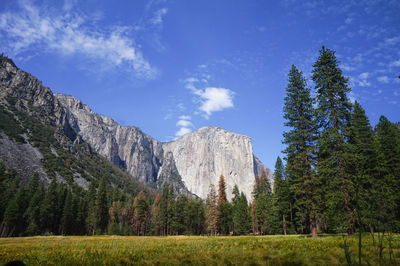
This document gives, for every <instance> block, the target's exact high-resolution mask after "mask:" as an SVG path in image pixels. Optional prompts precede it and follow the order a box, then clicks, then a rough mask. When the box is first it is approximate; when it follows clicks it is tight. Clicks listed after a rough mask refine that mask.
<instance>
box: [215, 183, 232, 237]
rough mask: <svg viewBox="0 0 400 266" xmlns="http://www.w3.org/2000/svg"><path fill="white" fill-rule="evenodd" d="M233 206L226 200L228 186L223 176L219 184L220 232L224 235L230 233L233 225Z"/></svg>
mask: <svg viewBox="0 0 400 266" xmlns="http://www.w3.org/2000/svg"><path fill="white" fill-rule="evenodd" d="M231 212H232V211H231V205H230V204H229V202H227V199H226V184H225V178H224V176H223V175H220V177H219V182H218V231H219V233H221V234H223V235H227V234H229V232H230V229H231V225H232V215H231Z"/></svg>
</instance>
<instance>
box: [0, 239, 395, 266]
mask: <svg viewBox="0 0 400 266" xmlns="http://www.w3.org/2000/svg"><path fill="white" fill-rule="evenodd" d="M356 241H357V239H356V237H350V238H348V239H347V243H348V245H349V246H350V251H351V252H352V259H353V261H354V262H355V261H357V259H356V254H357V249H356V247H357V242H356ZM363 245H364V247H363V264H364V263H365V265H368V264H370V265H379V264H381V265H390V264H393V265H400V236H395V237H394V238H393V240H392V249H391V251H392V254H391V257H392V258H390V249H389V246H388V242H384V246H385V248H384V249H383V256H382V257H381V258H380V257H379V247H378V246H377V244H375V245H373V242H372V238H371V237H370V236H368V235H365V236H364V237H363ZM12 260H21V261H23V262H24V263H25V264H27V265H36V264H41V265H99V264H103V265H120V264H122V265H130V264H139V265H146V264H151V265H154V264H163V265H165V264H167V265H176V264H193V265H216V264H218V265H221V264H224V265H346V264H347V261H346V259H345V255H344V249H343V239H342V237H341V236H326V237H321V238H319V239H316V240H313V239H310V238H308V237H306V236H299V235H296V236H286V237H285V236H241V237H201V236H173V237H132V236H93V237H92V236H90V237H89V236H70V237H62V236H47V237H45V236H37V237H24V238H3V239H0V264H4V263H6V262H8V261H12Z"/></svg>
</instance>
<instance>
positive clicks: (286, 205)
mask: <svg viewBox="0 0 400 266" xmlns="http://www.w3.org/2000/svg"><path fill="white" fill-rule="evenodd" d="M285 176H286V174H285V168H284V165H283V162H282V160H281V158H279V157H278V158H277V160H276V164H275V172H274V190H273V195H272V205H273V207H272V208H273V213H272V225H271V227H272V228H271V229H272V230H273V233H274V234H285V235H286V234H287V231H288V227H291V224H290V206H291V204H290V192H289V182H288V180H287V179H286V178H285Z"/></svg>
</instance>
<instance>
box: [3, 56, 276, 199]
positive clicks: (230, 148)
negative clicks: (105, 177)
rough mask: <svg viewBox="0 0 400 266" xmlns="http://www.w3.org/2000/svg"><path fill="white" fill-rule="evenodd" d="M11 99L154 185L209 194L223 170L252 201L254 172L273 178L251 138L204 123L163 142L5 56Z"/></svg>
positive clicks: (62, 137) (64, 140) (66, 137)
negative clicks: (52, 85)
mask: <svg viewBox="0 0 400 266" xmlns="http://www.w3.org/2000/svg"><path fill="white" fill-rule="evenodd" d="M11 98H12V99H14V101H15V102H14V103H12V104H13V105H14V106H15V107H16V108H17V109H18V110H19V111H21V112H26V113H28V114H29V115H31V116H35V117H36V118H38V119H39V120H40V121H42V122H43V123H46V124H49V125H52V126H54V127H55V128H56V129H57V131H56V133H55V137H56V139H57V141H58V142H59V143H61V144H63V146H64V147H65V146H68V145H70V146H71V147H69V148H70V149H73V147H74V145H75V144H81V143H86V144H89V145H87V149H88V152H89V153H91V152H92V151H93V152H95V153H98V154H100V155H102V156H104V157H105V158H106V159H108V160H109V161H111V162H112V163H114V164H115V165H117V166H119V167H121V168H122V169H124V170H126V171H127V172H128V173H129V174H130V175H131V176H132V177H133V178H136V179H138V180H139V181H141V182H142V183H145V184H148V185H150V186H152V187H154V188H158V189H160V188H161V187H162V185H163V184H164V183H165V182H166V183H169V184H172V185H173V187H174V190H175V192H176V193H178V194H186V195H189V196H193V195H196V196H198V197H200V198H202V199H205V198H206V196H207V193H208V189H209V185H210V184H214V185H216V186H218V179H219V176H220V175H221V174H222V175H224V177H225V181H226V184H227V196H228V198H231V197H232V189H233V186H234V185H235V184H237V185H238V187H239V189H240V190H241V191H243V192H244V193H245V194H246V196H247V198H248V199H249V200H250V199H251V191H252V190H253V184H254V180H255V175H257V174H260V173H261V171H262V169H265V170H266V171H267V174H268V175H269V176H270V177H271V173H270V172H269V170H268V169H267V168H265V167H264V166H263V165H262V163H261V162H260V161H259V160H258V159H257V158H256V157H255V156H254V155H253V149H252V144H251V139H250V137H247V136H244V135H240V134H236V133H232V132H229V131H226V130H223V129H221V128H217V127H204V128H201V129H199V130H197V131H195V132H193V133H191V134H187V135H185V136H183V137H181V138H179V139H177V140H175V141H173V142H168V143H162V142H160V141H157V140H155V139H153V138H152V137H150V136H149V135H147V134H145V133H143V132H142V131H141V130H140V129H139V128H137V127H128V126H121V125H119V124H118V123H116V122H115V121H113V120H112V119H111V118H108V117H105V116H102V115H99V114H96V113H94V112H93V111H92V110H91V109H90V108H89V107H88V106H87V105H85V104H83V103H82V102H80V101H79V100H77V99H75V98H74V97H72V96H67V95H61V94H53V93H52V91H51V90H50V89H49V88H47V87H44V86H42V84H41V82H40V81H38V80H37V79H36V78H35V77H33V76H31V75H30V74H28V73H26V72H24V71H22V70H20V69H18V68H17V67H16V66H15V65H14V63H13V62H12V61H11V60H9V59H8V58H5V57H1V58H0V104H2V105H4V106H7V105H8V104H9V103H8V102H7V101H9V99H11ZM0 133H1V132H0ZM5 143H7V145H5ZM68 143H73V145H71V144H68ZM0 144H1V143H0ZM7 147H8V148H7ZM6 148H7V149H8V150H6ZM67 148H68V147H67ZM0 149H1V152H0V154H2V155H3V157H4V156H6V154H11V153H13V154H16V153H15V152H17V150H18V149H27V150H29V152H27V153H26V154H27V156H29V154H30V153H32V154H33V153H34V150H32V149H31V148H30V147H28V146H27V147H24V146H18V147H17V146H15V147H14V146H13V145H12V143H11V141H9V140H7V139H6V138H5V139H4V141H3V145H0ZM11 150H15V152H14V151H11ZM72 152H73V151H72ZM36 155H37V156H36ZM36 155H35V156H33V155H32V158H33V159H32V160H33V161H34V164H33V166H34V168H36V171H40V172H43V170H42V169H41V165H40V156H39V155H38V154H36ZM24 160H25V161H26V160H28V159H27V158H25V159H24Z"/></svg>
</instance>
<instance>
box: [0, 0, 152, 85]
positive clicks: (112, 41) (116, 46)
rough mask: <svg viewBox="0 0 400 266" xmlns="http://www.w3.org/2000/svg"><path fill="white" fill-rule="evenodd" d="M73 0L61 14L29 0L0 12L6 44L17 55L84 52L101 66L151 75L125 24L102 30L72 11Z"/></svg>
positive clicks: (141, 75) (77, 53)
mask: <svg viewBox="0 0 400 266" xmlns="http://www.w3.org/2000/svg"><path fill="white" fill-rule="evenodd" d="M73 4H74V1H65V3H64V11H68V12H64V14H63V15H57V14H56V12H49V11H47V10H46V8H42V7H40V8H39V7H36V6H34V5H31V4H30V3H28V2H25V1H22V2H20V11H18V12H5V13H2V14H0V31H3V32H4V33H5V34H6V35H7V43H5V42H2V45H7V46H8V49H10V50H11V52H12V53H14V54H15V55H18V54H20V53H22V52H26V51H31V50H40V49H42V50H44V51H46V52H56V53H59V54H62V55H83V56H85V57H86V58H88V59H94V60H100V62H102V63H103V64H104V66H106V67H107V66H108V67H116V66H122V65H123V66H124V67H125V66H127V67H126V68H127V69H129V70H130V71H133V72H134V73H135V75H137V76H138V77H142V78H153V77H154V76H155V74H156V71H155V69H154V68H153V67H152V66H151V65H150V64H149V62H148V61H147V60H146V59H144V57H143V55H142V53H141V52H140V51H139V50H138V49H137V46H136V44H135V43H134V40H133V39H131V38H129V36H128V30H127V28H126V27H114V28H113V29H112V30H108V31H104V30H102V29H98V28H96V27H95V26H93V25H90V24H89V23H90V21H91V20H90V19H88V18H87V17H85V16H82V15H78V14H77V13H74V12H71V9H72V8H73Z"/></svg>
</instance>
